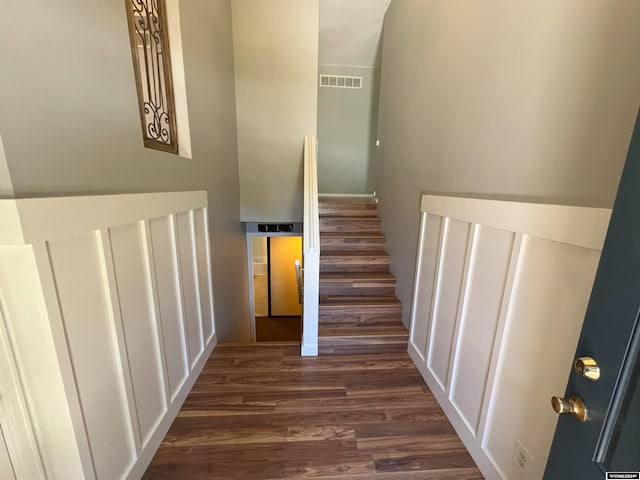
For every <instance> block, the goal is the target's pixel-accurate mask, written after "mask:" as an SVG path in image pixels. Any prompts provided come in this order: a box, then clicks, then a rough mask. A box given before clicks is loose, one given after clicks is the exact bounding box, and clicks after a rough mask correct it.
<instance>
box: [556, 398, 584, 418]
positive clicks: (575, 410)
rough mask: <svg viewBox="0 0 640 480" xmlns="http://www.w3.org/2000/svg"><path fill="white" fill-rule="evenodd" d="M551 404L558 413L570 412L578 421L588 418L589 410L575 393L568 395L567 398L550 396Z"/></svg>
mask: <svg viewBox="0 0 640 480" xmlns="http://www.w3.org/2000/svg"><path fill="white" fill-rule="evenodd" d="M551 406H552V407H553V410H554V411H555V412H556V413H557V414H558V415H562V414H563V413H570V414H571V415H573V416H574V417H575V418H576V419H577V420H579V421H580V422H586V421H587V420H589V411H588V410H587V407H585V406H584V403H583V402H582V400H580V398H578V397H576V396H575V395H573V396H571V397H569V400H566V399H564V398H562V397H557V396H553V397H551Z"/></svg>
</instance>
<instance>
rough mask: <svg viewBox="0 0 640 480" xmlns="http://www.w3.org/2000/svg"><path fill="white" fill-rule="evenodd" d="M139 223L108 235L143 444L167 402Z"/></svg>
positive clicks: (121, 227)
mask: <svg viewBox="0 0 640 480" xmlns="http://www.w3.org/2000/svg"><path fill="white" fill-rule="evenodd" d="M140 226H141V225H140V223H130V224H128V225H123V226H120V227H114V228H110V229H109V236H110V239H111V253H112V256H113V266H114V269H115V276H116V284H117V288H118V298H119V300H120V315H121V317H122V326H123V330H124V337H125V338H124V340H125V344H126V349H127V358H128V360H129V371H130V372H131V381H132V385H133V394H134V397H135V404H136V417H137V421H138V425H139V427H140V434H141V437H142V446H143V447H144V446H145V445H146V442H147V440H148V438H149V436H150V435H151V434H152V433H153V432H154V431H155V429H156V424H157V423H158V422H159V421H160V419H161V418H162V415H163V414H164V412H165V411H166V408H167V404H166V397H165V387H164V374H163V365H162V360H161V357H160V351H159V338H158V329H157V326H156V318H155V311H154V307H153V297H152V292H151V279H150V275H149V270H148V266H147V259H148V255H147V253H146V247H145V240H144V239H145V236H144V235H143V233H142V232H141V229H140Z"/></svg>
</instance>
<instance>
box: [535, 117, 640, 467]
mask: <svg viewBox="0 0 640 480" xmlns="http://www.w3.org/2000/svg"><path fill="white" fill-rule="evenodd" d="M639 311H640V117H638V119H636V125H635V129H634V132H633V137H632V139H631V145H630V147H629V153H628V155H627V161H626V164H625V167H624V171H623V173H622V179H621V181H620V186H619V189H618V194H617V197H616V201H615V204H614V207H613V213H612V216H611V223H610V224H609V230H608V232H607V237H606V240H605V243H604V248H603V250H602V257H601V259H600V264H599V266H598V272H597V274H596V278H595V282H594V286H593V291H592V293H591V299H590V300H589V306H588V308H587V314H586V317H585V321H584V326H583V328H582V333H581V336H580V340H579V342H578V348H577V351H576V358H577V359H578V358H584V357H590V358H591V359H593V360H594V361H595V363H597V366H598V367H599V372H600V377H599V378H598V379H597V380H590V379H589V378H587V377H586V376H584V374H581V373H580V372H579V371H578V370H580V369H581V365H580V363H579V364H578V365H577V366H575V367H574V366H572V365H558V368H571V369H572V371H571V375H570V378H569V382H568V384H567V390H566V392H565V396H564V399H566V400H567V401H566V402H560V401H559V399H556V402H555V403H556V408H558V409H561V410H569V412H567V414H562V415H560V418H559V419H558V426H557V428H556V433H555V437H554V440H553V445H552V447H551V453H550V455H549V460H548V462H547V469H546V472H545V477H544V478H545V479H549V480H556V479H557V480H562V479H567V480H574V479H576V480H577V479H580V480H592V479H593V480H596V479H598V480H600V479H604V478H605V472H607V471H608V472H640V382H639V377H640V358H639V354H638V352H639V351H640V327H639V326H638V312H639ZM581 363H582V371H583V373H584V371H585V368H584V365H585V361H582V362H581ZM586 363H587V364H588V363H589V362H588V361H586ZM591 371H592V373H595V372H596V369H595V368H592V369H591ZM592 376H597V375H592ZM561 393H562V392H558V395H560V394H561ZM571 397H574V398H573V400H572V401H571V402H570V401H568V400H569V398H571ZM577 399H581V400H582V402H583V403H584V406H585V407H586V410H587V416H588V419H587V420H586V421H584V422H581V421H580V420H579V419H578V418H576V415H574V414H573V413H571V411H572V410H573V411H575V412H576V413H579V410H580V409H579V401H578V400H577ZM549 408H551V405H549ZM611 478H623V477H621V476H618V477H616V476H612V477H611ZM624 478H634V477H624ZM635 478H637V477H635Z"/></svg>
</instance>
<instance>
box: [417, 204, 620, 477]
mask: <svg viewBox="0 0 640 480" xmlns="http://www.w3.org/2000/svg"><path fill="white" fill-rule="evenodd" d="M421 210H422V213H421V229H420V242H419V246H418V260H417V264H416V277H415V284H414V292H415V293H414V296H413V302H412V309H411V319H412V323H411V332H410V340H409V353H410V355H411V357H412V358H413V360H414V362H415V363H416V366H417V367H418V369H419V370H420V372H421V374H422V375H423V377H424V378H425V380H426V381H427V384H428V385H429V387H430V389H431V390H432V392H433V393H434V395H435V396H436V398H437V399H438V402H439V403H440V404H441V405H442V407H443V409H444V411H445V413H446V414H447V417H448V418H449V420H450V421H451V423H452V424H453V425H454V427H455V429H456V431H457V432H458V434H459V435H460V438H461V439H462V441H463V443H464V444H465V446H466V447H467V449H468V450H469V452H470V453H471V455H472V456H473V458H474V460H475V461H476V463H477V464H478V467H479V468H480V470H481V471H482V472H483V474H484V475H485V477H486V478H487V479H488V480H540V479H541V478H542V475H543V473H544V468H545V465H546V461H547V457H548V455H549V450H550V448H551V442H552V440H553V434H554V432H555V427H556V423H557V418H558V416H557V414H556V413H555V412H554V411H553V410H552V408H551V403H550V401H549V400H550V398H551V396H553V395H562V394H563V393H564V390H565V387H566V382H567V379H568V374H569V371H570V369H571V366H572V365H573V355H574V352H575V348H576V344H577V342H578V337H579V335H580V330H581V327H582V323H583V320H584V315H585V312H586V308H587V303H588V301H589V296H590V294H591V288H592V285H593V279H594V277H595V272H596V269H597V267H598V261H599V259H600V251H601V249H602V244H603V243H604V237H605V234H606V230H607V226H608V222H609V217H610V213H611V212H610V210H608V209H598V208H586V207H567V206H560V205H547V204H532V203H519V202H504V201H492V200H480V199H472V198H456V197H443V196H430V195H425V196H424V197H423V200H422V209H421ZM520 449H522V451H524V452H526V455H527V456H528V458H527V461H526V463H525V467H524V468H521V467H519V466H518V464H517V462H515V461H514V456H515V455H516V452H517V451H520Z"/></svg>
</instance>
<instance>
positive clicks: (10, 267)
mask: <svg viewBox="0 0 640 480" xmlns="http://www.w3.org/2000/svg"><path fill="white" fill-rule="evenodd" d="M207 208H208V206H207V195H206V192H174V193H158V194H138V195H135V194H134V195H108V196H88V197H56V198H39V199H23V200H0V217H1V218H3V226H4V228H3V229H2V230H0V272H1V274H0V312H2V316H1V317H0V321H1V322H0V341H1V342H3V343H2V345H1V346H2V347H3V348H2V349H0V354H3V353H4V351H5V350H7V351H8V352H9V355H8V356H7V355H1V356H0V360H2V363H3V365H2V369H3V373H2V375H0V381H1V382H2V383H3V385H0V386H1V387H2V388H3V390H4V388H6V386H5V385H4V383H5V377H6V369H9V370H11V369H15V371H16V372H17V375H18V376H19V385H20V386H21V387H20V388H19V389H18V390H19V392H20V393H21V394H22V395H23V399H21V398H18V397H15V398H14V397H13V396H9V395H3V397H2V399H0V400H1V401H2V403H1V405H0V415H4V414H5V413H6V412H11V411H14V412H15V411H18V412H19V411H27V412H29V413H28V421H27V422H26V423H28V424H30V428H31V429H32V430H33V439H32V441H31V442H27V443H23V445H22V450H16V447H17V445H16V444H15V443H14V442H17V441H19V440H20V439H19V438H18V437H14V436H13V435H12V436H11V437H8V438H6V440H7V443H8V447H9V453H10V454H11V453H12V447H13V451H18V452H20V457H18V459H22V458H23V457H25V456H26V452H25V453H22V452H23V451H24V447H26V446H32V447H33V448H34V450H35V451H36V452H39V456H40V459H41V462H42V469H43V470H44V473H45V475H44V478H49V479H52V480H53V479H61V480H62V479H85V480H97V479H102V478H105V479H107V478H108V479H113V480H116V479H119V480H138V479H139V478H141V477H142V474H143V473H144V471H145V470H146V467H147V466H148V464H149V462H150V461H151V458H152V457H153V455H154V453H155V451H156V450H157V448H158V446H159V445H160V442H161V441H162V439H163V437H164V435H165V434H166V432H167V430H168V429H169V427H170V425H171V423H172V422H173V420H174V418H175V416H176V415H177V413H178V410H179V409H180V407H181V405H182V403H183V402H184V400H185V398H186V396H187V394H188V393H189V390H190V389H191V386H192V385H193V383H194V382H195V380H196V378H197V376H198V374H199V373H200V371H201V369H202V367H203V366H204V363H205V362H206V360H207V359H208V357H209V355H210V353H211V352H212V350H213V348H214V346H215V344H216V341H217V338H216V330H215V324H214V316H213V303H212V283H211V274H210V272H211V265H210V253H209V238H208V229H207V218H208V216H207V211H206V210H207ZM214 271H215V269H214ZM7 357H8V360H7ZM7 420H11V417H8V418H4V417H0V424H1V425H3V430H5V429H4V427H5V426H6V425H7ZM16 465H20V464H18V463H16ZM24 478H27V477H26V476H25V477H24ZM29 478H34V479H36V478H42V477H41V476H40V475H38V476H36V475H30V476H29Z"/></svg>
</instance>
